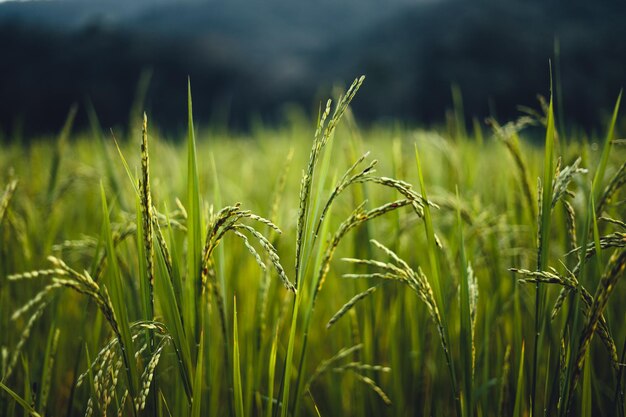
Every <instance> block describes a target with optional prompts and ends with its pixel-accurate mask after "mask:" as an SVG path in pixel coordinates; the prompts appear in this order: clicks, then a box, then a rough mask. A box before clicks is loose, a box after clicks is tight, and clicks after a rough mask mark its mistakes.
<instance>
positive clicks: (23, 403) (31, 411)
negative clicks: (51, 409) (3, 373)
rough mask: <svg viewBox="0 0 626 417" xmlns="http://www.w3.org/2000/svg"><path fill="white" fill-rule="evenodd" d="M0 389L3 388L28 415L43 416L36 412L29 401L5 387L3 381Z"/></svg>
mask: <svg viewBox="0 0 626 417" xmlns="http://www.w3.org/2000/svg"><path fill="white" fill-rule="evenodd" d="M0 388H2V389H3V390H4V391H5V392H6V393H7V394H9V395H10V396H11V398H13V399H14V400H15V402H16V403H18V404H19V405H20V406H22V408H23V409H24V410H25V411H27V412H28V414H30V415H31V416H32V417H41V414H39V413H38V412H37V411H35V409H34V408H33V407H32V406H31V405H30V403H29V402H28V401H26V400H25V399H24V398H22V397H20V396H19V394H17V393H16V392H15V391H13V390H12V389H11V388H9V387H7V386H6V385H4V383H2V381H0Z"/></svg>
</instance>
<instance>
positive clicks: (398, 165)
mask: <svg viewBox="0 0 626 417" xmlns="http://www.w3.org/2000/svg"><path fill="white" fill-rule="evenodd" d="M362 81H363V80H362V79H358V80H356V81H355V83H354V84H352V86H351V87H350V89H349V90H348V91H347V93H346V94H345V95H344V96H342V97H339V98H338V99H337V100H333V101H332V102H328V103H327V105H324V106H323V107H322V108H321V111H320V115H319V117H318V120H317V121H316V122H309V121H306V120H304V119H294V120H293V121H292V122H290V123H287V124H286V125H284V126H283V127H282V128H263V127H261V126H257V127H256V128H255V130H254V131H252V132H251V133H249V134H246V135H235V134H230V133H227V132H221V133H216V132H214V131H211V130H205V131H197V130H196V128H195V127H194V121H193V108H192V100H191V86H189V94H188V112H189V117H188V129H187V135H186V137H185V138H184V139H183V140H182V141H181V142H180V143H179V142H172V141H170V140H169V139H168V138H165V137H163V136H162V135H160V133H159V132H158V131H157V130H156V129H155V128H154V127H152V126H154V125H157V124H158V121H152V120H150V121H149V122H150V124H149V125H148V123H147V121H146V120H145V119H144V126H143V132H142V134H140V135H139V136H138V137H131V138H130V140H128V141H122V142H119V141H118V142H114V140H113V138H112V137H111V136H110V134H109V133H107V132H103V131H102V129H101V127H100V126H99V122H98V119H97V115H96V114H95V112H94V111H93V109H91V110H90V120H91V127H92V129H91V131H90V133H89V134H74V135H72V134H71V125H72V120H73V117H74V112H75V110H72V111H70V114H69V116H68V119H67V122H66V124H65V126H64V127H63V130H62V132H61V133H60V135H59V137H58V139H57V140H56V141H45V140H42V141H35V142H32V143H31V144H30V145H28V146H25V145H20V144H8V145H6V146H5V148H4V149H3V151H2V153H1V154H0V346H1V347H2V355H1V361H0V415H3V416H4V415H6V416H20V415H50V416H52V415H54V416H56V415H67V416H74V415H85V414H86V412H87V414H89V413H91V414H92V415H104V414H106V415H118V414H120V415H138V416H144V415H145V416H153V415H157V416H170V415H171V416H187V415H192V416H200V415H219V416H221V415H233V416H243V415H253V416H254V415H264V416H267V417H270V416H281V417H287V416H293V417H295V416H305V415H306V416H317V415H321V416H334V415H365V416H380V415H389V416H406V415H434V416H448V415H459V416H487V415H517V416H525V415H530V414H531V413H533V410H534V415H539V414H541V415H543V414H544V411H543V410H545V414H546V415H583V414H584V415H594V416H596V415H598V416H613V415H617V416H624V411H625V404H624V395H623V386H624V381H623V363H621V362H623V358H624V357H625V354H626V352H625V351H624V348H625V347H626V328H624V326H622V323H621V321H622V318H623V317H624V312H625V311H624V306H623V304H622V303H621V302H620V300H621V299H623V298H624V297H625V296H626V286H625V285H624V284H623V283H622V281H623V280H624V278H625V277H624V269H625V268H626V254H625V250H626V249H625V248H626V225H625V224H624V222H625V221H626V219H625V218H624V213H625V212H626V210H625V206H626V199H625V195H626V194H625V192H624V190H623V186H624V184H626V166H625V165H624V164H625V163H624V161H625V160H626V148H625V147H624V146H623V141H619V140H616V139H617V138H620V136H619V135H620V134H623V132H620V126H623V123H622V122H621V119H620V117H619V100H618V102H617V104H616V106H615V111H614V112H613V114H612V117H611V118H610V119H609V122H608V123H607V132H608V133H607V135H606V137H605V138H600V139H599V138H596V137H580V138H572V137H568V138H567V141H565V140H564V138H561V137H560V136H559V133H560V132H558V131H557V129H556V128H555V125H554V116H553V114H554V112H555V110H554V109H553V107H552V105H551V104H550V105H546V106H545V109H544V110H545V112H544V113H539V114H536V115H533V116H532V117H530V118H523V119H520V120H518V121H514V122H513V123H506V122H507V121H499V122H500V123H496V122H495V121H491V122H490V125H491V128H490V129H489V128H487V127H486V126H480V124H478V123H477V122H475V123H474V127H473V133H472V134H470V133H468V132H467V131H466V130H465V129H462V128H461V126H458V124H459V121H460V120H463V119H462V117H461V115H460V113H462V101H461V97H460V93H459V92H458V91H456V90H453V94H454V95H455V105H456V112H457V114H456V117H455V118H454V121H455V122H454V123H455V126H452V127H444V128H442V129H441V130H431V131H422V130H414V129H409V128H406V127H402V126H401V125H395V126H373V127H370V128H367V129H363V130H360V129H359V128H358V127H357V125H356V123H355V121H354V118H353V116H352V114H351V113H350V108H349V104H350V102H351V101H352V100H358V94H357V90H358V89H359V87H360V86H361V83H362ZM363 88H367V87H366V86H365V87H363ZM137 114H140V112H138V113H137ZM135 119H136V121H137V123H141V120H140V118H139V117H135ZM531 124H534V125H539V126H541V125H543V129H544V133H545V138H546V141H545V146H543V145H537V144H534V143H532V142H531V141H529V140H528V139H526V138H525V134H526V130H525V129H526V127H527V126H528V125H531ZM138 127H139V126H138ZM137 131H138V132H139V130H137ZM556 141H558V144H557V142H556ZM557 145H558V146H557ZM116 147H117V148H116ZM94 149H96V151H95V152H94ZM579 158H580V159H579ZM33 167H37V169H33ZM538 178H541V181H540V183H539V184H540V185H534V184H538V182H537V179H538ZM132 202H134V203H135V204H134V205H133V204H132ZM49 257H50V258H49ZM235 296H236V298H235ZM235 300H236V301H235ZM594 336H597V337H594ZM619 358H621V359H619Z"/></svg>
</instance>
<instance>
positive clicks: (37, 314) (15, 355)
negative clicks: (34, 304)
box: [2, 301, 48, 381]
mask: <svg viewBox="0 0 626 417" xmlns="http://www.w3.org/2000/svg"><path fill="white" fill-rule="evenodd" d="M47 306H48V302H46V301H44V302H42V303H41V304H40V305H39V307H38V308H37V310H35V311H34V312H33V314H32V315H31V316H30V318H29V319H28V322H27V323H26V326H24V329H23V330H22V334H21V335H20V339H19V340H18V342H17V345H16V346H15V348H14V349H13V352H12V355H11V359H10V360H9V363H8V365H7V366H6V371H5V373H4V375H3V376H2V380H3V381H6V380H8V379H9V377H10V376H11V374H12V373H13V370H14V369H15V365H16V364H17V360H18V358H19V356H20V354H21V353H22V349H23V348H24V344H25V343H26V341H27V340H28V338H29V337H30V333H31V331H32V329H33V326H34V325H35V323H36V322H37V320H39V318H40V317H41V316H42V315H43V312H44V310H45V308H46V307H47Z"/></svg>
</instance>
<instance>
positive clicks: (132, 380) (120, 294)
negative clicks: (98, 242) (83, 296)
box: [100, 183, 139, 410]
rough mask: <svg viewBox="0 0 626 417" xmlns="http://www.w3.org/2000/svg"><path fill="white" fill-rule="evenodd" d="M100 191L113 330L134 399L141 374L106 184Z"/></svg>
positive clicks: (132, 398) (101, 186)
mask: <svg viewBox="0 0 626 417" xmlns="http://www.w3.org/2000/svg"><path fill="white" fill-rule="evenodd" d="M100 192H101V198H102V213H103V216H104V222H103V230H102V233H103V235H104V236H103V237H104V240H105V241H106V252H107V260H108V265H109V277H110V281H109V282H110V285H111V302H112V305H113V314H114V318H115V322H116V323H117V326H118V329H113V330H114V331H115V332H116V336H117V337H118V339H119V344H120V349H121V350H122V358H123V359H124V368H125V370H126V376H127V378H128V391H129V393H130V397H131V400H133V401H134V399H135V397H136V394H137V389H138V384H139V376H138V373H137V367H136V364H135V352H134V348H133V339H132V337H131V334H130V321H129V318H128V312H127V308H126V300H125V298H124V292H125V291H124V289H125V285H124V284H123V282H122V274H121V271H120V268H119V265H118V261H117V253H116V251H115V245H114V243H113V233H112V231H111V224H110V221H109V208H108V205H107V200H106V195H105V193H104V185H103V184H102V183H101V184H100ZM133 410H134V407H133Z"/></svg>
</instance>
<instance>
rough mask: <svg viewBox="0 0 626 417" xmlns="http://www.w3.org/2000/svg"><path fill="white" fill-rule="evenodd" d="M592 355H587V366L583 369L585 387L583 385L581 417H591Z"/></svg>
mask: <svg viewBox="0 0 626 417" xmlns="http://www.w3.org/2000/svg"><path fill="white" fill-rule="evenodd" d="M590 357H591V355H590V354H589V351H587V354H586V355H585V366H584V368H583V385H582V394H583V395H582V403H581V412H580V416H581V417H591V416H592V414H591V410H592V408H591V407H592V403H591V400H592V398H591V366H592V365H591V363H590V362H591V361H590Z"/></svg>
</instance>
